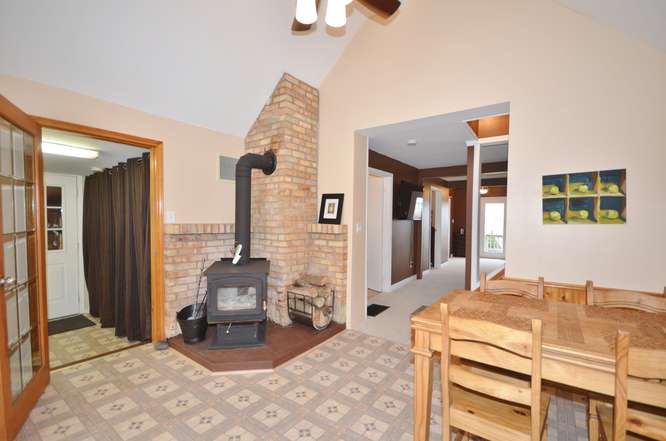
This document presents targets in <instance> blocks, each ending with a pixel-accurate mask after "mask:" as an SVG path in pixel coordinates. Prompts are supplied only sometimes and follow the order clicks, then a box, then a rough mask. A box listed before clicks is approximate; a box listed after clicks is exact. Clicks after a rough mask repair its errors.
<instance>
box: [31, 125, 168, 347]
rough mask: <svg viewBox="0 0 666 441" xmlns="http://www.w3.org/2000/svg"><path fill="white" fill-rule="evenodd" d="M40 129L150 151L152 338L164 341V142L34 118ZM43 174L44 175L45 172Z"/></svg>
mask: <svg viewBox="0 0 666 441" xmlns="http://www.w3.org/2000/svg"><path fill="white" fill-rule="evenodd" d="M31 118H32V119H34V120H35V121H36V122H37V124H39V125H40V126H41V127H46V128H49V129H57V130H65V131H68V132H75V133H79V134H82V135H87V136H90V137H93V138H96V139H101V140H103V141H111V142H117V143H120V144H127V145H131V146H135V147H141V148H144V149H148V150H150V275H151V280H150V291H151V293H150V307H151V338H152V340H153V342H154V343H155V342H158V341H162V340H164V339H165V331H164V313H165V303H164V302H165V298H164V234H163V233H164V166H163V161H164V144H163V143H162V141H157V140H154V139H149V138H143V137H140V136H134V135H128V134H126V133H120V132H114V131H111V130H105V129H99V128H96V127H90V126H85V125H82V124H76V123H70V122H66V121H59V120H55V119H50V118H44V117H41V116H31ZM42 174H43V173H42Z"/></svg>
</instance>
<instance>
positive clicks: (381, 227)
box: [367, 168, 393, 304]
mask: <svg viewBox="0 0 666 441" xmlns="http://www.w3.org/2000/svg"><path fill="white" fill-rule="evenodd" d="M367 186H368V187H367V188H368V197H367V222H368V231H367V236H368V239H367V247H368V249H367V255H368V256H369V257H370V256H371V258H369V259H368V262H367V268H368V269H367V272H368V301H367V303H368V304H369V303H370V300H369V299H370V298H371V297H373V296H375V295H378V294H380V293H382V292H386V291H390V290H391V244H392V242H391V241H392V238H391V224H392V213H393V208H392V201H393V174H391V173H388V172H386V171H383V170H378V169H373V168H369V169H368V184H367Z"/></svg>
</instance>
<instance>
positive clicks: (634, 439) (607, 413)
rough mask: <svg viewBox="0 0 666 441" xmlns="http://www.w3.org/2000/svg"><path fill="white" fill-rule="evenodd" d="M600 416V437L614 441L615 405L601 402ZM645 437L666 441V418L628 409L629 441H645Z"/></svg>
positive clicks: (599, 406)
mask: <svg viewBox="0 0 666 441" xmlns="http://www.w3.org/2000/svg"><path fill="white" fill-rule="evenodd" d="M597 413H598V415H599V428H600V429H601V430H600V431H599V432H600V435H601V436H602V437H603V439H606V440H609V441H610V440H612V439H613V405H612V404H610V403H603V402H599V403H598V404H597ZM637 434H638V435H642V436H638V435H637ZM645 437H648V438H650V439H656V440H662V441H663V440H666V416H663V415H655V414H653V413H649V412H644V411H642V410H637V409H631V408H629V409H627V438H626V439H627V440H631V441H645Z"/></svg>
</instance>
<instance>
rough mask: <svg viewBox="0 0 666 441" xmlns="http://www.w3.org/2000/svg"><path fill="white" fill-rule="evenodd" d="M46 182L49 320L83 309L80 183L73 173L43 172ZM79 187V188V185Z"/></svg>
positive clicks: (73, 313) (79, 311) (80, 311)
mask: <svg viewBox="0 0 666 441" xmlns="http://www.w3.org/2000/svg"><path fill="white" fill-rule="evenodd" d="M44 182H45V184H46V188H45V194H46V291H47V303H48V318H49V320H53V319H58V318H62V317H67V316H73V315H76V314H80V313H83V312H84V310H85V305H84V304H82V302H81V296H80V289H79V288H80V286H79V277H80V265H79V262H80V251H81V246H80V245H81V242H80V234H79V231H80V228H81V224H80V222H79V214H80V210H79V207H78V195H79V193H80V191H81V190H82V183H81V182H80V179H79V177H77V176H75V175H63V174H55V173H44ZM79 187H81V188H79Z"/></svg>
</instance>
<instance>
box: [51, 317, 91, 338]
mask: <svg viewBox="0 0 666 441" xmlns="http://www.w3.org/2000/svg"><path fill="white" fill-rule="evenodd" d="M90 326H95V322H93V321H91V320H90V319H88V318H87V317H86V316H84V315H81V314H79V315H73V316H71V317H67V318H63V319H59V320H53V321H50V322H49V335H56V334H62V333H63V332H67V331H74V330H75V329H81V328H88V327H90Z"/></svg>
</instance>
